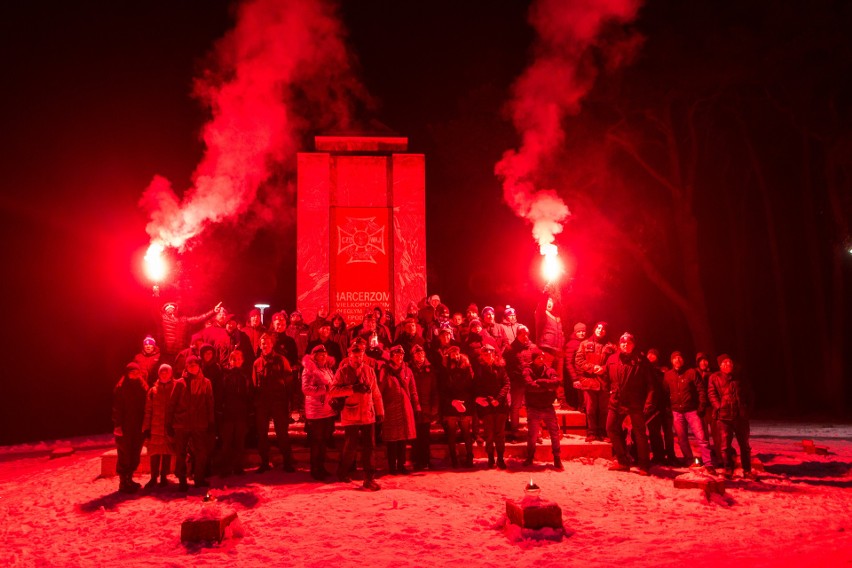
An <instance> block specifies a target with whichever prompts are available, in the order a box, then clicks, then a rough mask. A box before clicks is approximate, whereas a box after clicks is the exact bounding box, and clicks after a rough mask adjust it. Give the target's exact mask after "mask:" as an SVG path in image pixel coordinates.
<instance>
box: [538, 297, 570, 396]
mask: <svg viewBox="0 0 852 568" xmlns="http://www.w3.org/2000/svg"><path fill="white" fill-rule="evenodd" d="M560 312H561V310H560V309H559V308H558V306H557V298H556V297H554V296H553V295H552V294H551V293H550V292H549V291H548V290H547V289H546V290H545V292H544V293H543V294H542V295H541V297H540V299H539V302H538V305H537V306H536V309H535V341H536V345H538V346H539V348H541V350H542V351H543V352H544V359H545V361H546V362H547V365H548V366H549V367H551V368H552V369H553V370H555V371H556V376H557V377H558V378H559V381H560V382H561V381H562V380H563V377H564V375H565V365H564V362H563V360H562V357H563V356H564V349H565V330H564V329H563V327H562V317H561V315H560ZM558 396H559V403H560V406H564V405H567V402H566V401H565V393H564V392H561V393H559V395H558Z"/></svg>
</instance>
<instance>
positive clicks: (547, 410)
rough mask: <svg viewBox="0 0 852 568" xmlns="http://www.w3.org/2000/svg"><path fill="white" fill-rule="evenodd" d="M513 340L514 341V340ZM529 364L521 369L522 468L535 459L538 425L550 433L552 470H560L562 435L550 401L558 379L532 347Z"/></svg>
mask: <svg viewBox="0 0 852 568" xmlns="http://www.w3.org/2000/svg"><path fill="white" fill-rule="evenodd" d="M516 341H517V340H516ZM530 358H531V362H530V365H529V366H528V367H525V368H524V371H523V378H524V383H525V384H526V389H527V392H526V402H527V424H528V428H529V431H528V432H527V458H526V459H525V460H524V465H526V466H530V465H532V464H533V460H535V449H536V440H537V439H538V433H539V430H540V429H541V423H542V422H544V425H545V426H546V427H547V431H548V432H549V433H550V447H551V449H552V451H553V467H554V468H556V470H557V471H562V470H563V469H564V468H563V467H562V460H561V458H560V443H559V439H560V438H561V437H562V432H561V431H560V429H559V421H558V420H557V418H556V409H554V408H553V402H554V401H555V400H556V391H557V389H558V388H559V384H560V382H561V381H560V380H559V377H558V376H556V371H554V370H553V369H552V368H551V367H550V366H549V365H547V364H546V362H545V358H544V353H542V352H541V349H539V348H537V347H533V348H532V349H531V353H530Z"/></svg>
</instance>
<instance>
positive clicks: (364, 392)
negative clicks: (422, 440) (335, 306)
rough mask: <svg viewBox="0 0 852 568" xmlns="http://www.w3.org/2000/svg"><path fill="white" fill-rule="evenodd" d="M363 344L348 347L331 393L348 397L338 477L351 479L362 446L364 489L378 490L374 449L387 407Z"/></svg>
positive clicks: (342, 416) (343, 422) (342, 479)
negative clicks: (378, 425)
mask: <svg viewBox="0 0 852 568" xmlns="http://www.w3.org/2000/svg"><path fill="white" fill-rule="evenodd" d="M364 359H365V355H364V350H363V347H362V346H361V345H360V344H358V343H354V344H353V345H352V346H351V347H350V348H349V358H348V359H347V361H346V362H345V363H344V364H342V365H340V367H339V368H338V369H337V372H336V373H335V375H334V382H333V383H332V386H331V390H330V391H329V396H330V397H331V398H345V402H344V406H343V410H341V412H340V423H341V425H342V426H343V431H344V441H343V450H342V451H341V452H340V462H339V464H338V468H337V478H338V479H339V480H340V481H341V482H344V483H348V482H350V481H351V477H350V472H351V471H352V468H353V466H354V465H355V455H356V453H357V451H358V446H359V445H360V446H361V460H362V468H363V470H364V489H367V490H370V491H378V490H379V489H381V488H380V487H379V484H378V483H376V482H375V480H374V477H375V474H376V470H375V467H374V466H373V448H374V447H375V425H376V422H382V421H383V420H384V415H385V409H384V405H383V403H382V395H381V393H380V392H379V386H378V381H377V380H376V373H375V371H373V368H372V367H371V366H369V365H367V364H365V363H364Z"/></svg>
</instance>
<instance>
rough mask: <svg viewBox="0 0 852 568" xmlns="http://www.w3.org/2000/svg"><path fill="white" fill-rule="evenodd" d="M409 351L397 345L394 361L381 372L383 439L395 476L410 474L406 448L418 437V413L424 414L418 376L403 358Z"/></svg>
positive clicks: (393, 348)
mask: <svg viewBox="0 0 852 568" xmlns="http://www.w3.org/2000/svg"><path fill="white" fill-rule="evenodd" d="M404 356H405V349H404V348H403V347H402V346H401V345H394V346H393V347H391V349H390V361H388V362H387V364H386V365H384V366H383V367H382V368H381V370H380V371H379V391H380V392H381V394H382V405H383V406H384V409H385V420H384V422H382V440H383V441H384V442H385V445H386V447H387V457H388V471H389V472H390V474H391V475H396V474H397V473H399V474H403V475H405V474H407V473H408V470H407V469H406V468H405V446H406V444H407V443H408V440H413V439H415V438H416V437H417V426H416V424H415V421H414V414H415V413H419V412H420V398H419V397H418V393H417V384H416V383H415V382H414V374H413V373H412V372H411V369H409V368H408V365H406V364H405V362H404V360H403V357H404Z"/></svg>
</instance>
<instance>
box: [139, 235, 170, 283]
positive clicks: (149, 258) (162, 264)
mask: <svg viewBox="0 0 852 568" xmlns="http://www.w3.org/2000/svg"><path fill="white" fill-rule="evenodd" d="M164 251H165V247H163V245H162V244H160V243H151V246H149V247H148V251H147V252H146V253H145V259H144V260H145V274H146V275H147V276H148V278H149V279H150V280H151V281H152V282H154V283H155V284H159V283H160V282H162V281H163V279H164V278H165V277H166V274H167V273H168V271H169V268H168V266H167V265H166V259H165V258H163V252H164Z"/></svg>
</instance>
